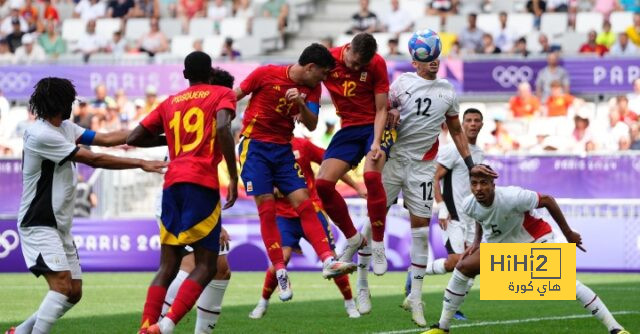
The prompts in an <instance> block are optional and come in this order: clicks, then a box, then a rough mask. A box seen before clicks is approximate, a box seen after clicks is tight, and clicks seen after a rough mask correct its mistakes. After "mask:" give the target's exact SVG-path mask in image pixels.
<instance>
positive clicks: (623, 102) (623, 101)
mask: <svg viewBox="0 0 640 334" xmlns="http://www.w3.org/2000/svg"><path fill="white" fill-rule="evenodd" d="M615 107H616V108H618V112H619V113H620V120H621V121H623V122H625V123H627V124H629V125H630V124H633V123H636V122H637V121H638V114H637V113H636V112H635V110H631V108H629V99H628V98H627V96H626V95H618V96H617V97H616V106H615Z"/></svg>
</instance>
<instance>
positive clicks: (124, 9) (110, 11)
mask: <svg viewBox="0 0 640 334" xmlns="http://www.w3.org/2000/svg"><path fill="white" fill-rule="evenodd" d="M134 6H135V2H133V0H109V3H108V5H107V15H106V16H107V17H114V18H121V17H129V12H130V11H131V9H132V8H133V7H134Z"/></svg>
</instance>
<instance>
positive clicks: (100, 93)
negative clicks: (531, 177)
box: [91, 84, 109, 114]
mask: <svg viewBox="0 0 640 334" xmlns="http://www.w3.org/2000/svg"><path fill="white" fill-rule="evenodd" d="M94 93H95V96H94V99H93V100H92V101H91V108H92V109H93V110H94V112H96V113H98V114H102V113H104V111H105V110H107V103H108V100H109V96H108V95H107V86H106V85H105V84H99V85H97V86H96V88H95V89H94Z"/></svg>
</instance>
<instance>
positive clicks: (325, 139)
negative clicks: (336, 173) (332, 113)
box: [320, 117, 337, 148]
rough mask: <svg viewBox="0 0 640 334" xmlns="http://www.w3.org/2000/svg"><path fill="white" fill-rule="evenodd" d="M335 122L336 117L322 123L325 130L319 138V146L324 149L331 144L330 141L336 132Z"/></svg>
mask: <svg viewBox="0 0 640 334" xmlns="http://www.w3.org/2000/svg"><path fill="white" fill-rule="evenodd" d="M336 122H337V119H336V117H328V118H327V119H326V120H325V121H324V125H325V130H324V133H323V134H322V137H320V146H322V147H324V148H327V147H328V146H329V143H330V142H331V139H332V138H333V135H334V134H335V132H336Z"/></svg>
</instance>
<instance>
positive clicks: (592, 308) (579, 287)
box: [576, 280, 622, 331]
mask: <svg viewBox="0 0 640 334" xmlns="http://www.w3.org/2000/svg"><path fill="white" fill-rule="evenodd" d="M576 298H577V299H578V300H579V301H580V302H582V305H583V306H584V308H586V309H587V310H589V312H591V314H592V315H593V316H594V317H596V318H597V319H598V320H600V322H602V324H603V325H605V326H606V327H607V330H608V331H612V330H614V329H622V326H620V324H619V323H618V322H617V321H616V319H615V318H614V317H613V315H611V312H609V309H607V306H606V305H605V304H604V303H603V302H602V300H600V298H599V297H598V295H596V294H595V293H594V292H593V291H592V290H591V289H589V287H587V286H586V285H584V284H582V282H580V281H578V280H576Z"/></svg>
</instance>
